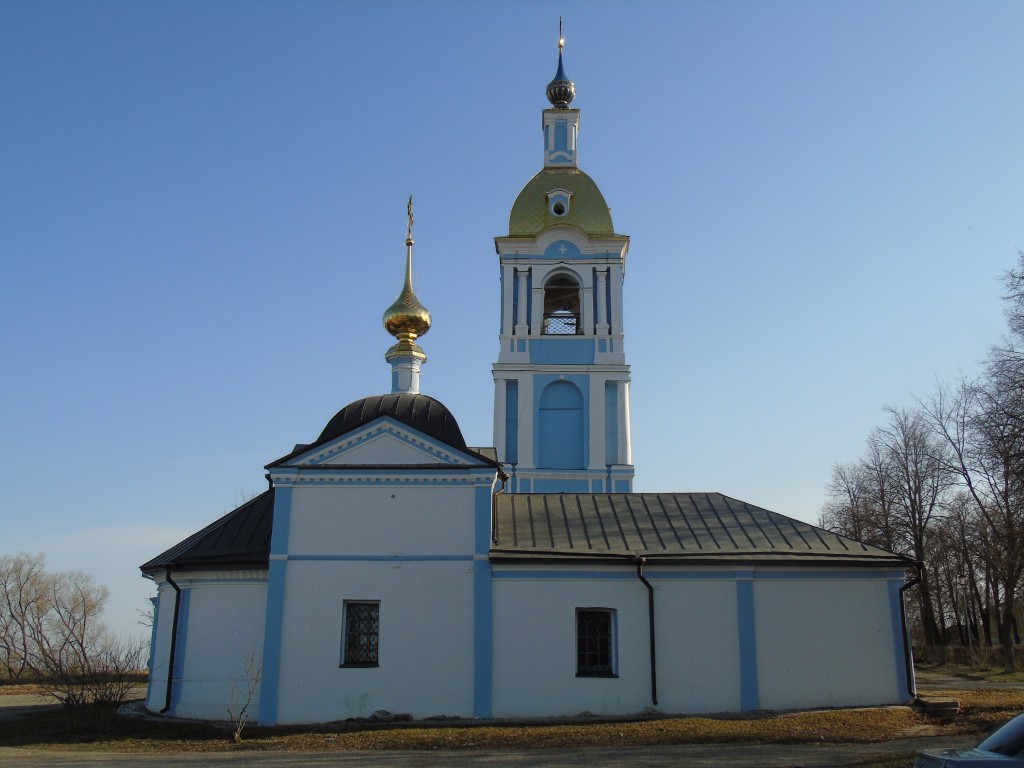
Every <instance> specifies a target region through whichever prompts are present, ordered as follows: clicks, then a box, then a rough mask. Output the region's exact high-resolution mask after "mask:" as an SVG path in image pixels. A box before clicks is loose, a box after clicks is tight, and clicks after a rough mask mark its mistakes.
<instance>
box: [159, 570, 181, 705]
mask: <svg viewBox="0 0 1024 768" xmlns="http://www.w3.org/2000/svg"><path fill="white" fill-rule="evenodd" d="M166 575H167V583H168V584H170V585H171V586H172V587H173V588H174V618H173V619H171V652H170V654H169V656H170V658H169V659H168V660H167V692H166V694H165V696H164V708H163V709H161V710H160V714H161V715H165V714H167V710H169V709H170V708H171V686H172V685H173V684H174V651H175V649H176V646H177V645H178V609H179V608H180V607H181V587H179V586H178V585H177V584H175V583H174V579H172V578H171V569H170V568H168V569H167V574H166Z"/></svg>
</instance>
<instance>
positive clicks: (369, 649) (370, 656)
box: [341, 600, 380, 667]
mask: <svg viewBox="0 0 1024 768" xmlns="http://www.w3.org/2000/svg"><path fill="white" fill-rule="evenodd" d="M342 638H343V640H344V642H343V644H342V651H341V665H342V666H343V667H376V666H377V664H378V657H377V646H378V643H379V640H380V603H379V602H372V601H368V600H346V601H345V626H344V628H343V630H342Z"/></svg>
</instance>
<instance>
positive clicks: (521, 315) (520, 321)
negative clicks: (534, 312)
mask: <svg viewBox="0 0 1024 768" xmlns="http://www.w3.org/2000/svg"><path fill="white" fill-rule="evenodd" d="M515 272H516V280H517V281H518V282H519V286H518V287H519V304H518V305H517V306H516V327H515V331H514V333H515V335H516V336H525V335H526V334H527V333H529V330H530V328H529V325H528V324H527V323H528V317H527V314H526V308H527V306H528V301H529V298H530V296H529V289H528V288H527V277H529V275H530V269H529V267H526V268H522V267H517V268H516V270H515Z"/></svg>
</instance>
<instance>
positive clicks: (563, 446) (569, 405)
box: [537, 381, 583, 469]
mask: <svg viewBox="0 0 1024 768" xmlns="http://www.w3.org/2000/svg"><path fill="white" fill-rule="evenodd" d="M538 437H539V444H538V452H537V457H538V462H537V466H539V467H544V468H545V469H583V394H582V393H581V392H580V391H579V389H578V388H577V387H576V385H575V384H573V383H571V382H568V381H553V382H552V383H550V384H548V385H547V386H546V387H545V388H544V391H543V392H542V393H541V395H540V430H539V434H538Z"/></svg>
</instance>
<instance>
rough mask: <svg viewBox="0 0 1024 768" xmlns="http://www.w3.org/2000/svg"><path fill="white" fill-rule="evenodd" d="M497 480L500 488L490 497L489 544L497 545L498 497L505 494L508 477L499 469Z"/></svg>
mask: <svg viewBox="0 0 1024 768" xmlns="http://www.w3.org/2000/svg"><path fill="white" fill-rule="evenodd" d="M497 479H498V481H499V482H500V483H501V488H499V489H498V490H497V491H495V492H494V493H493V494H492V495H491V544H497V543H498V496H500V495H501V494H503V493H504V492H505V483H506V482H507V481H508V475H506V474H505V473H504V472H503V471H501V469H499V470H498V477H497Z"/></svg>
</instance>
